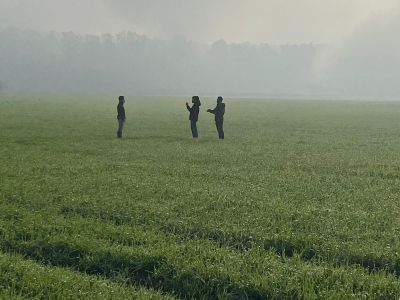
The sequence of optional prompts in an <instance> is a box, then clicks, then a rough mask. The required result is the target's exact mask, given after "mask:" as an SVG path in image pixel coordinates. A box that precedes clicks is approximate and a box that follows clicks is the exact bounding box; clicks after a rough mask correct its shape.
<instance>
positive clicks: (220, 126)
mask: <svg viewBox="0 0 400 300" xmlns="http://www.w3.org/2000/svg"><path fill="white" fill-rule="evenodd" d="M215 126H217V131H218V136H219V138H220V139H221V140H223V139H224V138H225V135H224V123H222V122H215Z"/></svg>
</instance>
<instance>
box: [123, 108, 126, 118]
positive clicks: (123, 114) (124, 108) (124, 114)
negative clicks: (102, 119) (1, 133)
mask: <svg viewBox="0 0 400 300" xmlns="http://www.w3.org/2000/svg"><path fill="white" fill-rule="evenodd" d="M122 113H123V115H124V121H125V120H126V116H125V107H122Z"/></svg>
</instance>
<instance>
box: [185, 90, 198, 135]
mask: <svg viewBox="0 0 400 300" xmlns="http://www.w3.org/2000/svg"><path fill="white" fill-rule="evenodd" d="M192 103H193V105H192V107H190V106H189V104H188V103H187V102H186V108H187V110H188V111H189V120H190V128H191V130H192V135H193V138H195V139H197V138H198V137H199V134H198V132H197V121H198V120H199V112H200V106H201V102H200V98H199V96H193V97H192Z"/></svg>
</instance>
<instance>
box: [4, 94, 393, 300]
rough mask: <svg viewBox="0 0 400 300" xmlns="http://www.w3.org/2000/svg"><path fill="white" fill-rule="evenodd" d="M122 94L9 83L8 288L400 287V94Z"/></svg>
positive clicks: (320, 295)
mask: <svg viewBox="0 0 400 300" xmlns="http://www.w3.org/2000/svg"><path fill="white" fill-rule="evenodd" d="M114 98H115V99H114ZM114 98H113V97H104V96H99V97H94V96H87V97H85V96H44V97H40V96H30V95H25V96H10V95H2V96H0V298H1V299H305V300H308V299H385V300H386V299H399V298H400V280H399V276H400V197H399V195H400V102H399V103H397V102H383V101H376V102H374V101H368V102H367V101H366V102H361V101H360V102H357V101H306V100H304V101H303V100H302V101H300V100H297V101H288V100H287V101H282V100H280V101H277V100H276V101H275V100H251V99H228V98H227V99H225V103H226V115H225V124H224V127H225V137H226V139H225V140H224V141H220V140H218V137H217V132H216V129H215V125H214V122H213V115H211V114H208V113H206V110H207V108H214V106H215V99H211V98H202V99H201V100H202V106H201V111H200V117H199V122H198V130H199V139H198V140H194V139H192V138H191V133H190V124H189V120H188V112H187V110H186V107H185V102H186V101H188V102H189V101H190V98H188V99H186V98H151V97H148V98H138V97H126V103H125V109H126V114H127V121H126V124H125V128H124V133H123V136H124V137H123V139H122V140H118V139H117V138H116V131H117V121H116V105H117V100H116V97H114Z"/></svg>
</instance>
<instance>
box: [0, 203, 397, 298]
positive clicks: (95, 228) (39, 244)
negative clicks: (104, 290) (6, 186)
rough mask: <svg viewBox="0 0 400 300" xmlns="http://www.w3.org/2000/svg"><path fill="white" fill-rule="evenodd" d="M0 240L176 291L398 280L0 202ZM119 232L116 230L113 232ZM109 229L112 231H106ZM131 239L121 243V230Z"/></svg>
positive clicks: (335, 287) (374, 290)
mask: <svg viewBox="0 0 400 300" xmlns="http://www.w3.org/2000/svg"><path fill="white" fill-rule="evenodd" d="M0 216H1V217H0V220H3V222H2V223H1V227H0V228H1V230H0V247H1V249H3V251H7V252H13V253H14V252H17V253H20V254H22V255H24V256H25V257H26V258H31V259H34V260H36V261H38V262H40V263H43V264H47V265H53V266H62V267H68V268H70V269H73V270H76V271H80V272H82V273H87V274H93V275H101V276H105V277H106V278H108V279H110V280H112V281H119V282H120V281H123V282H124V283H126V284H129V285H138V286H145V287H151V288H154V289H157V290H159V291H162V292H165V293H169V294H174V295H176V296H177V297H179V298H182V299H191V298H193V299H218V298H220V299H221V298H222V299H246V298H249V299H318V298H324V299H339V298H340V299H344V298H345V297H348V296H349V295H353V297H355V296H357V295H361V294H368V295H370V298H372V299H395V298H394V297H395V296H400V292H399V291H400V282H399V281H398V280H396V279H395V278H394V277H392V276H391V275H388V274H387V273H385V272H379V273H376V274H368V273H367V272H365V271H363V270H361V269H357V268H351V267H342V268H336V269H335V268H333V266H332V265H328V264H326V265H324V266H317V265H312V264H307V263H304V261H303V260H302V259H301V257H299V256H297V255H294V256H293V258H292V259H290V260H288V259H285V258H284V257H283V258H282V257H281V258H277V257H276V256H274V255H269V254H268V253H266V252H265V250H264V249H262V248H259V247H253V248H250V249H249V250H248V251H245V252H238V251H237V250H233V249H231V248H229V247H219V246H216V245H215V243H214V242H210V241H206V240H204V239H198V238H193V239H189V240H185V241H181V242H180V241H179V240H177V239H176V237H175V236H174V235H163V234H160V233H155V232H151V231H144V230H142V229H140V228H134V227H132V226H127V225H121V226H115V225H114V223H112V222H105V221H98V220H94V219H84V218H79V217H75V218H67V219H65V218H63V217H62V216H57V215H46V214H43V213H41V214H39V213H33V212H29V211H26V210H23V209H16V208H15V207H13V206H2V207H1V210H0ZM118 232H119V233H120V234H119V235H118V234H116V233H118ZM113 235H116V237H115V238H114V239H110V237H111V236H113ZM124 236H128V237H129V239H131V240H132V243H131V244H132V245H133V246H129V247H127V246H125V245H124V244H126V242H125V240H126V238H125V237H124Z"/></svg>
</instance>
